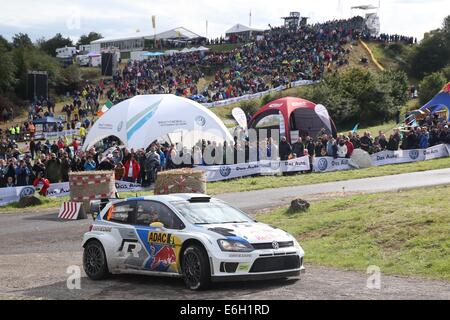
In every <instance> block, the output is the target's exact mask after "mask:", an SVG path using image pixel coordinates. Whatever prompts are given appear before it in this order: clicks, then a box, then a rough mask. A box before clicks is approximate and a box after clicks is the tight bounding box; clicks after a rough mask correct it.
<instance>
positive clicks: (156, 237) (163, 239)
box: [148, 232, 175, 245]
mask: <svg viewBox="0 0 450 320" xmlns="http://www.w3.org/2000/svg"><path fill="white" fill-rule="evenodd" d="M148 242H154V243H162V244H172V245H173V244H175V239H174V236H173V235H172V234H170V233H162V232H150V233H149V234H148Z"/></svg>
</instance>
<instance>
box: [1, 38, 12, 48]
mask: <svg viewBox="0 0 450 320" xmlns="http://www.w3.org/2000/svg"><path fill="white" fill-rule="evenodd" d="M0 47H3V48H5V49H6V51H11V49H12V44H11V43H9V41H8V40H6V39H5V38H4V37H3V36H2V35H0Z"/></svg>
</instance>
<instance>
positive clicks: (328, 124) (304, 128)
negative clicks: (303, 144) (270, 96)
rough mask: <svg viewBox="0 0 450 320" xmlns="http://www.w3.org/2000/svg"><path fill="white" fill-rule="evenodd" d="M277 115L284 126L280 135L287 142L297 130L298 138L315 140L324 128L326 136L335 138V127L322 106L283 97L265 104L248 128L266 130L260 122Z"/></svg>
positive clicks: (299, 99)
mask: <svg viewBox="0 0 450 320" xmlns="http://www.w3.org/2000/svg"><path fill="white" fill-rule="evenodd" d="M279 114H281V115H282V116H283V119H284V124H285V132H284V133H282V132H281V133H280V135H285V136H286V138H287V139H288V141H290V140H291V131H293V130H299V133H300V136H303V135H309V136H311V137H312V138H315V137H316V136H317V134H318V133H319V131H320V130H321V129H322V128H324V129H325V131H326V133H327V134H331V135H333V136H334V137H336V126H335V124H334V122H333V120H332V119H331V118H330V115H329V114H328V111H327V109H326V108H325V107H324V106H323V105H321V104H315V103H313V102H311V101H308V100H305V99H301V98H294V97H285V98H281V99H278V100H275V101H272V102H269V103H268V104H266V105H265V106H264V107H262V108H261V109H260V110H259V111H258V112H256V113H255V115H254V116H253V118H252V119H251V120H250V123H249V128H261V127H266V128H267V126H261V123H264V121H263V122H261V121H262V120H263V119H265V118H266V117H271V116H272V117H273V115H279ZM258 124H259V125H258ZM288 124H289V125H288ZM269 127H270V126H269ZM272 127H273V126H272Z"/></svg>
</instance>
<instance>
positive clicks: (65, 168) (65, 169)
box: [61, 152, 71, 182]
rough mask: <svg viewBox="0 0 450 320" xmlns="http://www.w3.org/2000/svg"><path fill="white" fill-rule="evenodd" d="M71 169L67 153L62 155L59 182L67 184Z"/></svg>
mask: <svg viewBox="0 0 450 320" xmlns="http://www.w3.org/2000/svg"><path fill="white" fill-rule="evenodd" d="M70 168H71V161H70V158H69V155H68V154H67V152H64V153H63V156H62V159H61V181H62V182H67V181H69V172H70Z"/></svg>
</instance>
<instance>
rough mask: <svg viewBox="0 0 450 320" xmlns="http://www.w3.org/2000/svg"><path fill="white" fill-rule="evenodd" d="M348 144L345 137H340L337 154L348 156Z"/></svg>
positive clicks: (342, 156)
mask: <svg viewBox="0 0 450 320" xmlns="http://www.w3.org/2000/svg"><path fill="white" fill-rule="evenodd" d="M347 152H348V150H347V145H346V144H345V140H344V139H340V140H339V143H338V144H337V151H336V155H337V157H338V158H345V157H347Z"/></svg>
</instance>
